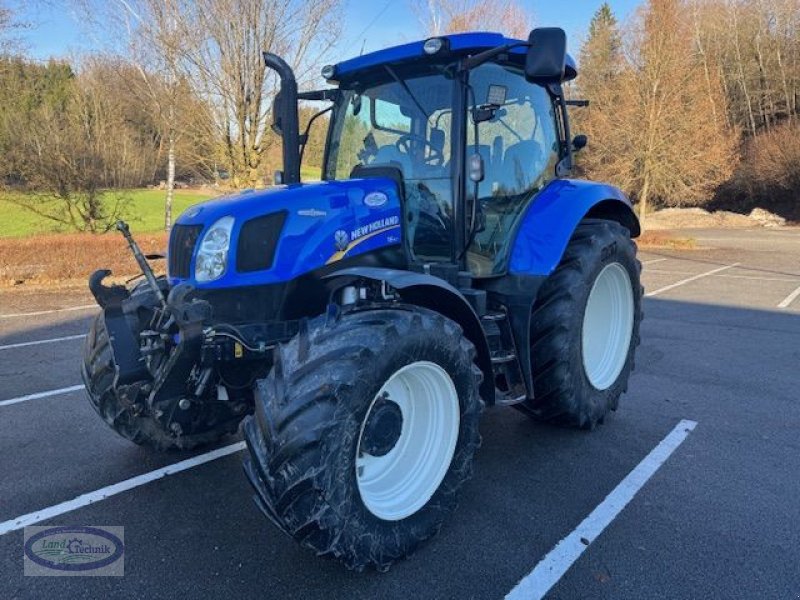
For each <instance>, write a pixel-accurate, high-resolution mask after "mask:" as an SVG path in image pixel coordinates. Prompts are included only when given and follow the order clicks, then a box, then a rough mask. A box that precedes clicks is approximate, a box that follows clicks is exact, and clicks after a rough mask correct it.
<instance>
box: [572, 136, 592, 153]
mask: <svg viewBox="0 0 800 600" xmlns="http://www.w3.org/2000/svg"><path fill="white" fill-rule="evenodd" d="M588 143H589V138H588V137H586V136H585V135H584V134H582V133H580V134H578V135H576V136H575V137H574V138H572V150H573V152H577V151H578V150H581V149H582V148H585V147H586V144H588Z"/></svg>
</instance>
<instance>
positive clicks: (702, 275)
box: [645, 263, 741, 297]
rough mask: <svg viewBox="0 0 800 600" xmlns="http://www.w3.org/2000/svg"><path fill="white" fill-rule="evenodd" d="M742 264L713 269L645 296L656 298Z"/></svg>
mask: <svg viewBox="0 0 800 600" xmlns="http://www.w3.org/2000/svg"><path fill="white" fill-rule="evenodd" d="M740 264H741V263H733V264H732V265H727V266H725V267H720V268H718V269H712V270H711V271H706V272H705V273H700V274H699V275H695V276H693V277H687V278H686V279H681V280H680V281H677V282H675V283H673V284H671V285H665V286H664V287H662V288H658V289H657V290H653V291H652V292H648V293H647V294H645V296H648V297H649V296H655V295H657V294H660V293H661V292H666V291H669V290H672V289H675V288H676V287H679V286H682V285H684V284H687V283H691V282H692V281H697V280H698V279H702V278H703V277H708V276H709V275H713V274H714V273H720V272H722V271H725V270H727V269H732V268H733V267H738V266H739V265H740Z"/></svg>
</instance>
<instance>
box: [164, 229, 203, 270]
mask: <svg viewBox="0 0 800 600" xmlns="http://www.w3.org/2000/svg"><path fill="white" fill-rule="evenodd" d="M201 231H203V226H202V225H173V227H172V232H171V233H170V234H169V252H168V253H167V259H168V269H169V276H170V277H178V278H180V279H186V278H188V277H189V268H190V267H191V264H192V253H193V252H194V247H195V244H197V238H198V237H200V232H201Z"/></svg>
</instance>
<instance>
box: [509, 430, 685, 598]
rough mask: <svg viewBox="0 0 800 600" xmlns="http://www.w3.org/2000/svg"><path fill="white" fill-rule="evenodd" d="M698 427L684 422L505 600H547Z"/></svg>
mask: <svg viewBox="0 0 800 600" xmlns="http://www.w3.org/2000/svg"><path fill="white" fill-rule="evenodd" d="M696 426H697V423H696V422H695V421H689V420H686V419H684V420H682V421H681V422H680V423H678V424H677V425H676V426H675V428H674V429H673V430H672V431H671V432H670V433H669V434H668V435H667V437H665V438H664V439H663V440H661V442H659V444H658V446H656V447H655V448H653V449H652V450H651V451H650V454H648V455H647V456H645V457H644V459H643V460H642V462H640V463H639V464H638V465H636V468H635V469H633V471H631V472H630V473H628V476H627V477H625V479H623V480H622V481H621V482H620V484H619V485H618V486H617V487H615V488H614V489H613V490H612V492H611V493H610V494H609V495H608V496H606V498H605V500H603V501H602V502H601V503H600V504H599V505H598V506H597V508H595V509H594V510H593V511H592V512H591V513H590V514H589V516H588V517H586V518H585V519H584V520H583V521H582V522H581V524H580V525H578V527H577V528H576V529H575V530H573V532H572V533H570V534H569V535H568V536H567V537H565V538H564V539H563V540H561V541H560V542H559V543H558V544H556V546H555V548H553V549H552V550H551V551H550V552H549V553H548V554H547V556H545V557H544V558H543V559H542V560H541V561H540V562H539V564H538V565H536V567H535V568H534V569H533V571H531V572H530V573H529V574H528V575H526V576H525V577H524V578H523V579H522V581H520V582H519V583H518V584H517V585H516V586H515V587H514V589H513V590H511V591H510V592H509V593H508V594H507V595H506V600H523V599H524V600H534V599H538V598H542V597H544V595H545V594H547V592H549V591H550V588H552V587H553V586H554V585H555V584H556V583H558V580H559V579H561V577H563V576H564V573H566V572H567V570H569V568H570V567H571V566H572V565H573V563H574V562H575V561H576V560H578V558H580V556H581V554H583V553H584V551H585V550H586V548H587V547H588V546H589V544H591V543H592V542H594V540H596V539H597V537H598V536H599V535H600V534H601V533H603V530H604V529H605V528H606V527H608V525H609V524H611V522H612V521H613V520H614V519H615V518H616V517H617V515H619V513H621V512H622V510H623V509H624V508H625V507H626V506H627V505H628V503H629V502H630V501H631V500H632V499H633V497H634V496H635V495H636V494H637V492H638V491H639V490H640V489H642V487H643V486H644V484H645V483H647V481H648V480H649V479H650V478H651V477H652V476H653V474H654V473H655V472H656V471H658V469H659V468H660V467H661V466H662V465H663V464H664V463H665V462H666V460H667V459H668V458H669V457H670V455H671V454H672V453H673V452H675V450H676V449H677V448H678V446H680V445H681V444H682V443H683V441H684V440H685V439H686V438H687V436H688V435H689V432H691V431H692V430H693V429H694V428H695V427H696Z"/></svg>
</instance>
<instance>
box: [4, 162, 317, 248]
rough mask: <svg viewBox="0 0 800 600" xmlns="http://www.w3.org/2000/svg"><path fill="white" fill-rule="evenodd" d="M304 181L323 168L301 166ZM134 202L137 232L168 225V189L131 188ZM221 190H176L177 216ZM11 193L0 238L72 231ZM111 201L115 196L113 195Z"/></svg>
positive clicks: (131, 220)
mask: <svg viewBox="0 0 800 600" xmlns="http://www.w3.org/2000/svg"><path fill="white" fill-rule="evenodd" d="M301 177H302V180H303V181H318V180H319V178H320V170H319V168H318V167H308V166H304V167H303V168H302V170H301ZM127 194H128V196H129V197H130V202H129V203H128V205H127V208H126V212H125V215H124V218H125V220H126V221H128V224H129V225H130V226H131V229H132V230H133V231H134V233H136V232H139V233H147V232H153V231H160V230H162V229H163V228H164V199H165V197H166V192H165V191H164V190H151V189H139V190H130V191H128V192H127ZM215 195H217V194H213V193H204V192H198V191H194V190H175V200H174V202H173V205H172V216H173V219H175V218H177V217H178V215H179V214H181V213H182V212H183V211H184V210H186V209H187V208H188V207H189V206H191V205H192V204H197V203H198V202H202V201H203V200H208V199H209V198H213V197H214V196H215ZM9 197H10V196H9V193H4V192H0V238H8V237H25V236H29V235H35V234H38V233H55V232H63V231H68V229H67V228H66V227H65V226H64V225H61V224H59V223H57V222H55V221H51V220H49V219H46V218H44V217H40V216H39V215H37V214H35V213H33V212H31V211H30V210H27V209H26V208H23V207H21V206H19V205H17V204H14V203H13V202H9V200H8V198H9ZM108 201H109V202H113V199H111V198H109V200H108Z"/></svg>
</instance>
